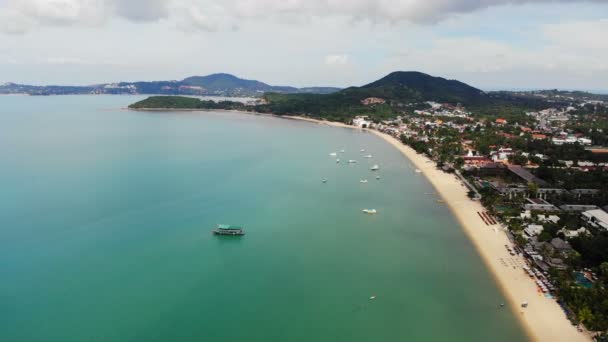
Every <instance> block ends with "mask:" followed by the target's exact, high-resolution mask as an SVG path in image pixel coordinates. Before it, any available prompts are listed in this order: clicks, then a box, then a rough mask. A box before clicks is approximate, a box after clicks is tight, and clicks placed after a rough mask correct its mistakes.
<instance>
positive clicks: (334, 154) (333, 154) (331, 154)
mask: <svg viewBox="0 0 608 342" xmlns="http://www.w3.org/2000/svg"><path fill="white" fill-rule="evenodd" d="M329 155H330V156H332V157H335V156H337V155H338V154H337V153H336V152H332V153H330V154H329Z"/></svg>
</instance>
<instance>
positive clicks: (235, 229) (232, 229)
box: [213, 224, 245, 236]
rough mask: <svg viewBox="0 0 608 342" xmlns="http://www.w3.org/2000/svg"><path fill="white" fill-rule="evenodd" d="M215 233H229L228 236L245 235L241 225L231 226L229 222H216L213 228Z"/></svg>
mask: <svg viewBox="0 0 608 342" xmlns="http://www.w3.org/2000/svg"><path fill="white" fill-rule="evenodd" d="M213 234H215V235H229V236H242V235H245V232H244V231H243V227H239V226H232V225H229V224H218V225H217V227H216V228H215V229H214V230H213Z"/></svg>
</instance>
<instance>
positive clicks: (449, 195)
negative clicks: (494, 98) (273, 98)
mask: <svg viewBox="0 0 608 342" xmlns="http://www.w3.org/2000/svg"><path fill="white" fill-rule="evenodd" d="M285 118H288V119H294V120H302V121H306V122H311V123H317V124H322V125H328V126H332V127H341V128H351V129H357V128H356V127H353V126H350V125H346V124H342V123H339V122H331V121H322V120H316V119H311V118H304V117H298V116H285ZM363 130H365V131H368V132H370V133H372V134H375V135H376V136H378V137H380V138H381V139H383V140H384V141H386V142H387V143H388V144H390V145H392V146H393V147H394V148H396V149H397V150H398V151H399V152H401V154H402V155H403V156H404V157H405V158H406V159H408V160H409V161H410V162H411V163H412V164H413V165H414V166H415V167H416V168H417V169H419V170H420V171H421V174H422V175H424V176H425V177H426V179H427V180H428V181H429V183H431V185H432V186H433V187H434V188H435V190H436V191H437V193H438V194H439V195H440V196H441V198H442V199H443V200H444V201H445V203H446V204H447V206H448V207H449V208H450V211H451V212H452V214H453V215H454V217H455V218H456V219H457V220H458V223H459V224H460V226H461V228H462V230H463V231H464V233H465V234H466V236H467V238H468V239H469V241H471V243H472V244H473V246H474V248H475V250H476V251H477V253H478V254H479V256H480V257H481V259H482V262H483V264H484V265H485V266H486V268H487V269H488V270H489V271H490V274H491V276H492V278H493V279H494V281H495V282H496V285H497V286H498V287H499V289H500V291H501V292H502V293H503V294H504V295H505V297H506V298H507V299H508V306H509V309H510V310H511V311H512V312H513V314H514V315H515V317H516V318H517V320H518V321H519V322H520V324H521V327H522V328H523V330H524V332H525V333H526V335H527V336H528V337H529V339H530V340H532V341H571V342H576V341H592V339H591V338H590V336H588V335H587V334H584V333H580V332H578V331H577V329H576V327H575V326H573V325H572V324H571V322H570V321H569V320H568V319H567V317H566V315H565V313H564V312H563V310H562V309H561V307H560V306H559V304H558V303H557V301H556V300H555V299H552V298H546V297H545V296H544V295H543V293H542V292H539V290H538V288H537V286H536V283H535V282H534V281H533V280H532V279H531V278H530V277H529V276H528V275H527V274H525V273H524V271H523V269H522V268H521V266H522V265H525V259H524V258H523V257H520V256H512V255H511V254H509V252H508V251H507V249H506V248H505V245H509V246H512V243H511V242H510V241H509V239H508V237H507V235H506V234H505V232H504V228H503V227H502V226H500V225H495V226H488V225H486V224H485V223H484V222H483V221H482V220H481V219H480V218H479V215H478V212H485V211H486V210H485V208H484V207H483V206H482V205H481V203H479V202H476V201H473V200H471V199H469V198H468V196H467V188H466V187H465V186H464V185H462V183H461V181H460V180H459V179H457V178H456V176H455V175H453V174H448V173H445V172H443V171H441V170H439V169H437V167H436V164H435V162H433V161H431V160H430V159H429V158H427V157H426V156H423V155H420V154H418V153H417V152H416V151H414V150H413V149H412V148H411V147H409V146H407V145H404V144H403V143H402V142H401V141H399V140H398V139H396V138H394V137H392V136H390V135H388V134H385V133H382V132H379V131H376V130H373V129H363ZM524 301H527V302H528V307H527V308H525V309H522V308H521V303H522V302H524Z"/></svg>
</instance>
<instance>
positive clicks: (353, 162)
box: [348, 159, 357, 164]
mask: <svg viewBox="0 0 608 342" xmlns="http://www.w3.org/2000/svg"><path fill="white" fill-rule="evenodd" d="M356 162H357V161H356V160H353V159H351V160H349V161H348V163H349V164H355V163H356Z"/></svg>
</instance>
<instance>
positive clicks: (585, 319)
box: [577, 306, 593, 324]
mask: <svg viewBox="0 0 608 342" xmlns="http://www.w3.org/2000/svg"><path fill="white" fill-rule="evenodd" d="M577 316H578V320H579V321H580V322H581V323H583V324H585V323H589V322H591V321H593V312H591V309H589V307H587V306H583V307H582V308H581V309H580V310H578V314H577Z"/></svg>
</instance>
